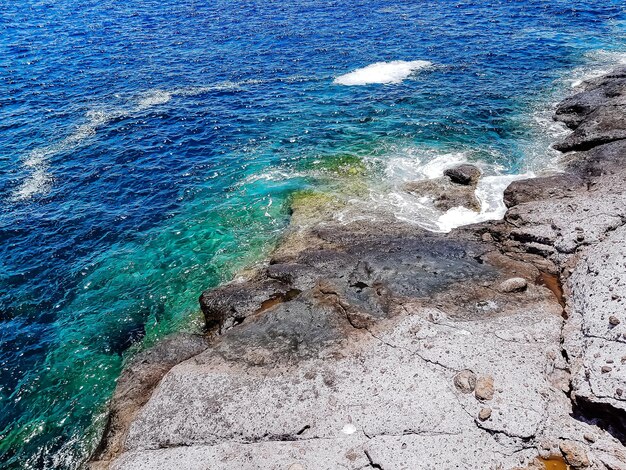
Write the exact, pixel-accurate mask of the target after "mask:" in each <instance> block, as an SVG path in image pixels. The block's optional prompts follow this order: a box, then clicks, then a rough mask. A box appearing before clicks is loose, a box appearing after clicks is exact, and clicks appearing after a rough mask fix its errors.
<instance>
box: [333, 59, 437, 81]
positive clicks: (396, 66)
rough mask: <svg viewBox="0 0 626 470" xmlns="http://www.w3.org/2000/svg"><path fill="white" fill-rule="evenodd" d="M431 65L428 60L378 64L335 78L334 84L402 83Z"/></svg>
mask: <svg viewBox="0 0 626 470" xmlns="http://www.w3.org/2000/svg"><path fill="white" fill-rule="evenodd" d="M431 65H432V64H431V62H428V61H427V60H412V61H405V60H394V61H391V62H376V63H374V64H370V65H368V66H367V67H363V68H360V69H357V70H354V71H352V72H350V73H346V74H345V75H340V76H339V77H337V78H335V80H334V82H333V83H336V84H338V85H347V86H354V85H370V84H373V83H383V84H394V83H400V82H402V81H403V80H404V79H406V78H407V77H408V76H409V75H411V74H412V73H413V72H415V71H417V70H420V69H424V68H427V67H430V66H431Z"/></svg>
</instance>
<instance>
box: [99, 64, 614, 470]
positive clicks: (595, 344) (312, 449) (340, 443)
mask: <svg viewBox="0 0 626 470" xmlns="http://www.w3.org/2000/svg"><path fill="white" fill-rule="evenodd" d="M625 103H626V71H625V70H621V71H616V72H614V73H612V74H609V75H607V76H606V77H603V78H601V79H597V80H594V81H592V82H589V83H587V84H586V85H585V88H584V90H583V91H582V92H580V93H579V94H577V95H575V96H573V97H571V98H568V99H567V100H566V101H565V102H564V103H563V104H562V105H561V106H559V108H558V110H557V115H556V117H557V119H560V120H562V121H564V122H565V123H566V124H567V125H568V126H569V127H571V128H572V130H573V133H572V134H571V135H570V136H568V137H567V138H566V139H565V141H564V142H562V143H559V144H558V145H557V147H558V148H560V149H563V150H568V151H569V150H582V151H579V152H576V153H571V154H566V155H564V161H563V168H564V173H562V174H558V175H552V176H547V177H542V178H536V179H533V180H526V181H516V182H515V183H513V184H512V185H511V186H510V187H509V188H508V189H507V191H506V194H505V201H506V203H507V205H508V207H509V209H508V211H507V213H506V216H505V217H504V219H503V220H501V221H495V222H486V223H482V224H477V225H473V226H466V227H462V228H460V229H457V230H455V231H453V232H451V233H450V234H438V233H430V232H427V231H424V230H420V229H417V228H416V227H415V226H411V225H407V224H403V223H400V222H398V221H394V220H392V219H391V218H390V219H388V220H386V221H385V223H380V222H364V221H359V222H353V223H351V224H348V225H340V224H337V223H336V222H333V221H332V220H330V219H324V218H323V217H321V218H320V219H319V220H315V223H312V221H311V220H310V219H307V216H308V215H310V213H311V211H306V210H304V209H302V208H296V210H295V212H294V215H293V221H292V230H291V231H290V233H288V234H287V235H286V238H285V240H284V242H283V243H282V244H281V246H280V247H279V248H278V249H277V250H276V252H275V253H274V255H273V256H272V258H271V259H270V260H269V262H268V264H267V265H265V266H263V267H261V268H258V269H256V270H255V271H253V272H249V273H247V274H246V275H245V276H242V277H240V278H237V279H235V280H234V281H232V282H231V283H228V284H226V285H224V286H222V287H219V288H217V289H214V290H211V291H207V292H205V293H203V294H202V297H201V299H200V304H201V307H202V310H203V312H204V315H205V318H206V324H207V329H208V333H207V337H208V339H199V338H196V337H191V338H190V337H187V339H181V337H178V338H177V339H176V338H175V339H173V340H171V341H173V342H174V343H173V344H176V345H178V346H174V345H173V344H172V343H170V345H169V346H167V343H164V344H166V346H160V347H157V348H156V349H155V350H152V351H147V352H146V353H144V354H143V355H142V356H140V357H139V358H137V359H136V360H135V361H134V362H133V364H132V365H131V366H130V367H129V368H128V369H127V371H130V372H126V373H125V374H124V375H123V376H122V378H121V379H120V382H119V384H118V392H117V393H116V396H115V398H114V400H113V406H112V414H111V419H110V422H111V423H112V424H111V426H109V429H108V431H107V433H106V435H105V438H104V441H103V445H102V447H101V449H99V451H98V452H97V454H96V455H95V457H94V459H93V461H92V463H91V465H92V466H93V468H113V469H120V470H121V469H170V468H176V469H182V468H185V469H208V468H216V469H227V468H232V469H259V468H263V469H266V468H267V469H270V468H271V469H292V470H295V469H337V468H346V469H362V468H378V469H385V470H390V469H430V468H443V469H452V468H460V469H470V468H471V469H513V468H542V467H544V463H547V462H557V461H558V462H566V463H567V464H568V465H570V467H571V468H593V469H626V449H625V448H624V443H625V442H626V439H625V435H626V434H625V432H626V429H625V426H626V344H625V343H626V326H625V325H626V309H625V303H626V228H625V226H624V225H625V222H626V167H625V166H624V161H625V160H626V140H624V139H625V138H626V121H625V119H624V108H623V106H624V104H625ZM451 184H452V183H451ZM454 184H458V183H454ZM468 184H470V187H471V184H474V183H472V180H470V181H469V183H468ZM313 212H315V213H316V214H318V215H319V214H320V213H323V211H321V212H316V211H313ZM305 219H306V220H305ZM205 341H207V342H205ZM171 348H173V349H171ZM168 350H170V351H173V352H172V353H171V354H166V353H165V352H164V351H168ZM144 368H145V369H144ZM143 370H147V371H148V372H142V371H143ZM156 383H158V385H156V387H155V386H154V385H155V384H156ZM551 468H552V467H551ZM563 468H565V467H563Z"/></svg>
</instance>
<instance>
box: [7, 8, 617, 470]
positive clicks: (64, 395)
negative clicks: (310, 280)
mask: <svg viewBox="0 0 626 470" xmlns="http://www.w3.org/2000/svg"><path fill="white" fill-rule="evenodd" d="M625 41H626V14H625V11H624V4H623V2H622V1H607V0H597V1H572V0H567V1H565V0H550V1H538V0H537V1H532V0H524V1H501V2H485V1H449V0H440V1H422V2H415V1H399V0H389V1H377V0H370V1H363V0H361V1H358V0H355V1H349V2H348V1H345V2H340V1H312V0H310V1H306V0H297V1H293V2H282V1H281V2H277V1H264V2H256V1H239V2H227V1H223V0H216V1H214V2H204V1H197V0H171V1H169V2H163V1H156V0H141V1H139V0H134V1H133V0H128V1H125V2H119V1H114V0H97V1H95V0H93V1H92V0H55V1H51V0H50V1H35V0H20V1H9V0H6V1H3V2H1V3H0V201H1V212H0V463H1V464H2V466H3V467H4V468H75V467H76V466H77V465H78V464H79V463H80V462H81V460H83V459H84V458H86V456H88V454H89V452H90V451H91V450H92V449H93V447H94V445H95V443H96V439H97V435H98V432H99V431H100V429H101V426H102V424H103V416H104V411H105V407H106V401H107V400H108V398H109V397H110V395H111V393H112V390H113V388H114V386H115V379H116V378H117V376H118V374H119V372H120V369H121V366H122V363H123V360H124V359H125V358H127V357H128V356H129V355H130V354H132V352H133V351H135V350H137V349H138V348H141V347H146V346H148V345H149V344H152V343H153V342H154V341H157V340H158V339H159V338H161V337H163V336H164V335H166V334H168V333H171V332H173V331H177V330H181V329H187V330H195V329H198V328H199V324H200V321H199V313H198V306H197V298H198V296H199V294H200V292H201V291H202V290H203V289H204V288H207V287H210V286H214V285H216V284H218V283H219V282H223V281H224V280H227V279H229V278H230V277H231V276H232V275H233V273H234V272H235V271H236V270H237V269H239V268H241V267H243V266H246V265H249V264H250V263H253V262H255V261H257V260H259V259H262V257H263V256H264V254H266V253H267V252H268V251H269V250H270V249H271V247H272V245H273V243H275V241H276V239H277V237H278V236H279V234H280V232H281V230H282V229H283V228H284V227H285V225H286V224H287V223H288V210H287V205H288V200H289V197H290V196H291V195H292V194H293V193H294V191H299V190H303V189H309V190H311V189H313V190H317V191H333V190H334V189H333V188H335V187H336V186H341V185H342V182H341V178H342V172H341V171H339V172H336V171H334V170H333V169H336V168H337V166H338V165H339V166H341V165H344V164H345V162H351V164H354V162H355V161H363V162H366V163H368V162H369V163H371V162H375V164H371V165H370V164H369V163H368V166H367V168H368V175H367V178H366V179H367V180H368V183H367V184H373V183H372V182H376V181H378V182H379V183H380V187H385V184H386V183H385V178H389V171H388V169H389V168H388V167H386V166H385V165H388V164H389V162H390V161H396V162H397V161H401V162H403V164H406V163H407V161H408V163H409V164H411V163H414V164H415V166H416V167H419V166H420V165H422V166H423V165H424V164H426V163H427V162H428V161H429V160H432V159H433V158H437V157H438V156H441V155H449V154H454V155H458V154H461V155H465V156H466V157H467V158H468V159H470V160H474V161H479V162H483V163H485V164H489V165H492V167H493V168H496V169H497V172H500V173H505V174H506V173H513V174H514V173H520V172H525V171H527V170H528V169H532V170H535V171H536V170H538V169H540V167H541V165H544V164H548V163H547V162H548V161H549V158H548V157H546V155H549V150H548V144H549V135H550V132H551V130H550V128H551V126H550V125H549V121H548V120H546V119H544V118H543V116H549V112H550V106H551V105H552V103H553V102H554V100H556V99H558V97H560V96H563V94H565V93H567V91H568V89H569V85H570V84H571V81H573V80H575V79H578V78H583V77H585V76H586V74H589V73H592V72H594V71H595V72H597V71H599V70H602V69H606V68H610V67H611V65H614V64H615V63H616V62H618V61H620V60H623V59H624V58H626V55H625V54H624V51H625V50H626V43H625ZM393 60H405V61H411V60H427V61H430V62H431V63H432V66H431V67H428V68H425V69H422V70H419V71H416V72H415V73H414V74H412V75H411V76H409V77H407V78H406V79H405V80H403V81H402V82H401V83H397V84H387V85H385V84H372V85H364V86H342V85H337V84H334V83H333V80H334V78H335V77H337V76H339V75H342V74H345V73H348V72H351V71H353V70H355V69H358V68H361V67H365V66H367V65H369V64H373V63H376V62H381V61H393ZM544 157H545V158H544ZM337 162H339V163H337ZM388 166H389V165H388ZM359 168H360V167H359ZM394 168H396V169H397V168H398V167H397V166H395V167H394ZM399 168H400V171H404V170H402V168H405V167H403V166H402V165H400V166H399ZM348 173H350V172H348ZM364 178H365V176H364ZM338 182H339V183H338ZM426 218H427V217H426ZM129 348H130V349H129Z"/></svg>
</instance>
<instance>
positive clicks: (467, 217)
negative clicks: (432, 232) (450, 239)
mask: <svg viewBox="0 0 626 470" xmlns="http://www.w3.org/2000/svg"><path fill="white" fill-rule="evenodd" d="M534 176H535V175H534V173H523V174H518V175H493V176H483V177H482V178H481V179H480V180H479V182H478V186H477V187H476V193H475V194H476V197H477V198H478V200H479V201H480V205H481V210H480V212H475V211H472V210H470V209H467V208H465V207H453V208H452V209H450V210H448V211H447V212H446V213H445V214H442V215H441V216H439V218H438V219H437V222H436V225H437V226H438V228H439V230H441V231H442V232H449V231H450V230H452V229H454V228H457V227H460V226H462V225H468V224H475V223H478V222H484V221H486V220H497V219H501V218H502V217H504V213H505V212H506V206H505V205H504V201H503V198H502V196H503V194H504V190H505V189H506V188H507V186H508V185H509V184H511V183H512V182H513V181H515V180H520V179H527V178H532V177H534Z"/></svg>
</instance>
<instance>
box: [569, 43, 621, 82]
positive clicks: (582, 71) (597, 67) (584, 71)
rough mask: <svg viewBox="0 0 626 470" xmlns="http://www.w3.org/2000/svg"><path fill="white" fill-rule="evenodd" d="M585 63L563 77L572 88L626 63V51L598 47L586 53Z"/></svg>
mask: <svg viewBox="0 0 626 470" xmlns="http://www.w3.org/2000/svg"><path fill="white" fill-rule="evenodd" d="M585 59H586V60H585V64H584V65H582V66H580V67H577V68H576V69H574V70H572V71H571V72H570V73H568V74H567V76H566V77H565V78H564V79H563V81H564V82H565V83H568V84H569V85H570V86H571V87H572V88H578V87H580V86H581V85H582V84H583V83H585V82H586V81H588V80H593V79H594V78H599V77H601V76H603V75H606V74H607V73H609V72H611V71H612V70H613V69H615V67H616V66H623V65H626V51H623V50H622V51H607V50H604V49H598V50H595V51H591V52H588V53H587V54H585Z"/></svg>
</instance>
